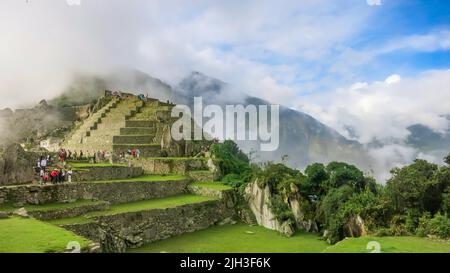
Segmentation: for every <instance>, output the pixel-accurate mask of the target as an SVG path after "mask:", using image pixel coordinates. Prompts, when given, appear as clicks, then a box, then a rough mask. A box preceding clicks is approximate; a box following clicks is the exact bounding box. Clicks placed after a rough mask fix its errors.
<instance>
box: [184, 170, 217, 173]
mask: <svg viewBox="0 0 450 273" xmlns="http://www.w3.org/2000/svg"><path fill="white" fill-rule="evenodd" d="M189 173H198V174H206V173H208V174H209V173H212V172H211V171H209V170H197V171H190V172H189Z"/></svg>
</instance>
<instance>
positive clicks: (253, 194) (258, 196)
mask: <svg viewBox="0 0 450 273" xmlns="http://www.w3.org/2000/svg"><path fill="white" fill-rule="evenodd" d="M270 197H271V191H270V188H269V186H268V185H267V186H266V187H265V188H264V189H261V188H260V187H259V186H258V183H257V181H254V182H252V183H249V184H248V185H247V187H246V188H245V200H246V201H247V203H248V206H249V207H250V210H251V211H252V212H253V214H254V215H255V218H256V221H257V222H258V225H260V226H263V227H266V228H268V229H272V230H276V231H278V232H280V233H281V234H283V235H285V236H292V235H293V234H294V232H295V230H294V227H293V226H292V224H291V223H288V222H280V221H278V220H277V219H276V217H275V214H274V213H273V212H272V210H271V209H270V207H269V204H270Z"/></svg>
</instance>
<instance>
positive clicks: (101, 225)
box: [64, 200, 235, 252]
mask: <svg viewBox="0 0 450 273" xmlns="http://www.w3.org/2000/svg"><path fill="white" fill-rule="evenodd" d="M234 214H235V213H234V209H233V208H232V207H231V208H230V207H228V206H227V205H226V204H225V203H224V202H223V201H221V200H213V201H206V202H202V203H196V204H188V205H183V206H179V207H175V208H166V209H154V210H148V211H140V212H130V213H123V214H118V215H110V216H101V217H98V218H96V221H95V223H88V224H78V225H65V226H64V228H66V229H69V230H71V231H73V232H75V233H77V234H79V235H81V236H84V237H86V238H89V239H91V240H93V241H95V242H99V243H100V244H101V245H102V248H103V251H104V252H125V251H126V249H128V248H137V247H141V246H143V245H145V244H148V243H151V242H154V241H157V240H162V239H166V238H169V237H173V236H177V235H181V234H184V233H188V232H193V231H197V230H201V229H206V228H208V227H209V226H211V225H214V224H217V223H220V222H221V221H223V220H225V219H227V218H231V217H234Z"/></svg>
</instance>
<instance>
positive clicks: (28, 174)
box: [0, 144, 35, 186]
mask: <svg viewBox="0 0 450 273" xmlns="http://www.w3.org/2000/svg"><path fill="white" fill-rule="evenodd" d="M34 161H35V160H34V155H33V154H31V153H27V152H25V150H24V149H23V148H22V147H21V146H20V145H19V144H10V145H8V146H6V147H5V148H4V149H3V150H2V152H1V153H0V186H3V185H16V184H26V183H30V182H32V181H33V179H34V168H33V167H34V165H35V164H34V163H35V162H34Z"/></svg>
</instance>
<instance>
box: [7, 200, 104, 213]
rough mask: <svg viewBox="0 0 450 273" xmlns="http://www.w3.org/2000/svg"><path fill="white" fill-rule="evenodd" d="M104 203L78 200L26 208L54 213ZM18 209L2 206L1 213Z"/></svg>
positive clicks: (26, 207)
mask: <svg viewBox="0 0 450 273" xmlns="http://www.w3.org/2000/svg"><path fill="white" fill-rule="evenodd" d="M102 203H104V201H92V200H78V201H75V202H68V203H50V204H43V205H25V206H24V208H25V209H26V210H27V211H29V212H33V211H52V210H61V209H70V208H75V207H82V206H90V205H99V204H102ZM16 209H17V208H15V207H13V206H10V205H2V206H0V211H5V212H13V211H15V210H16Z"/></svg>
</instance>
